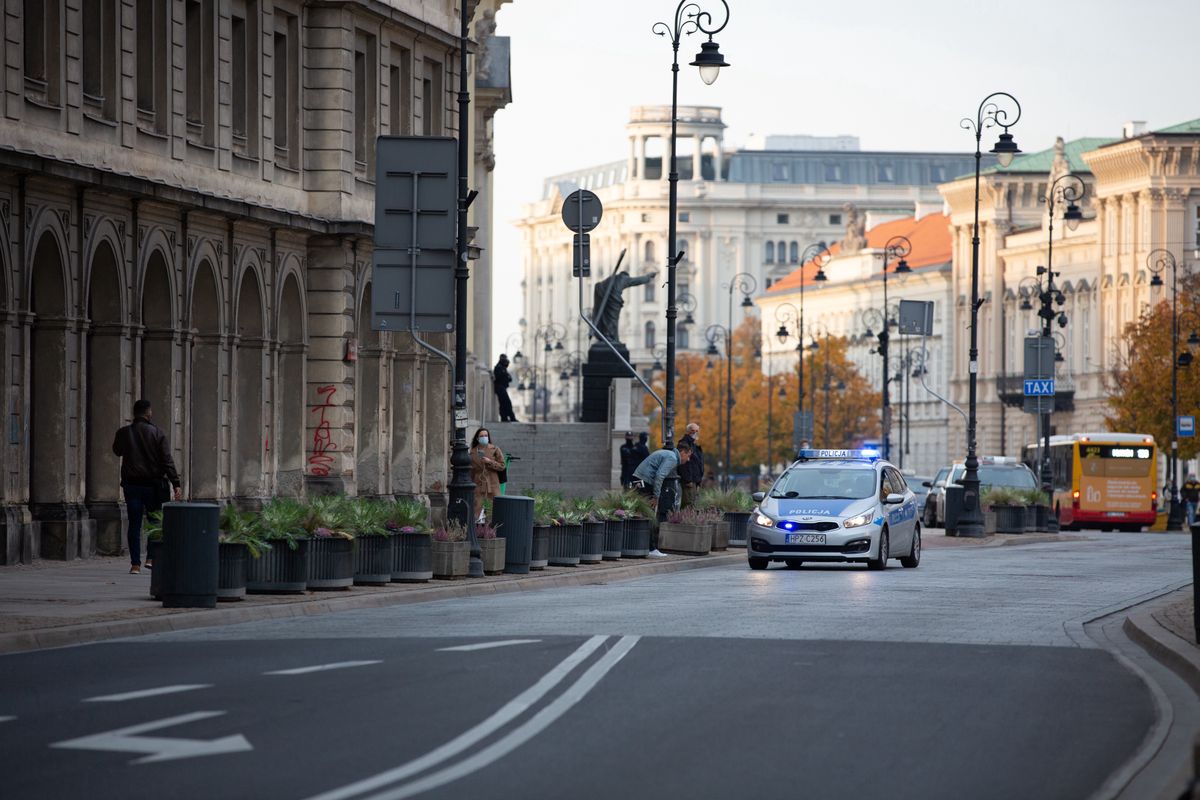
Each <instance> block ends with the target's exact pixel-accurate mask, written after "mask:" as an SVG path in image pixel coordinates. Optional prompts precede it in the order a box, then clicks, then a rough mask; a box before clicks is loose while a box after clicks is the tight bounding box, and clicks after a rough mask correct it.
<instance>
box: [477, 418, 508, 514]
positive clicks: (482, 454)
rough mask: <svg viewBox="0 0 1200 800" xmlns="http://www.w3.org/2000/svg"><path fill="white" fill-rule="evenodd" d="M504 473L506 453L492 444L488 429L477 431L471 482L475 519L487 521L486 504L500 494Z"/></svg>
mask: <svg viewBox="0 0 1200 800" xmlns="http://www.w3.org/2000/svg"><path fill="white" fill-rule="evenodd" d="M503 471H504V453H503V452H501V450H500V448H499V447H497V446H496V445H494V444H492V434H491V431H489V430H488V429H487V428H480V429H479V430H477V431H475V436H474V437H472V439H471V480H472V481H473V482H474V483H475V511H476V514H475V518H476V519H477V520H478V521H480V522H482V521H484V520H485V519H486V515H485V514H484V509H485V507H486V505H485V504H486V503H487V502H490V501H491V500H493V499H495V497H496V495H498V494H500V473H501V472H503Z"/></svg>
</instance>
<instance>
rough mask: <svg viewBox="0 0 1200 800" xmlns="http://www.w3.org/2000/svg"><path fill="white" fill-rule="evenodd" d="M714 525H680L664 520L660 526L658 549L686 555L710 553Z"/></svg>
mask: <svg viewBox="0 0 1200 800" xmlns="http://www.w3.org/2000/svg"><path fill="white" fill-rule="evenodd" d="M712 536H713V532H712V526H710V525H707V524H705V525H680V524H678V523H674V522H664V523H662V524H661V525H659V526H658V549H659V550H662V551H663V552H664V553H680V554H682V555H686V556H703V555H708V551H709V549H710V548H711V546H712Z"/></svg>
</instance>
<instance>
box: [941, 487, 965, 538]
mask: <svg viewBox="0 0 1200 800" xmlns="http://www.w3.org/2000/svg"><path fill="white" fill-rule="evenodd" d="M945 500H946V535H947V536H957V535H958V518H959V517H960V516H961V515H962V507H963V487H962V484H958V483H948V484H946V498H945Z"/></svg>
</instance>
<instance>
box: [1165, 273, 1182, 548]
mask: <svg viewBox="0 0 1200 800" xmlns="http://www.w3.org/2000/svg"><path fill="white" fill-rule="evenodd" d="M1179 482H1180V481H1179V267H1178V264H1177V263H1176V262H1175V260H1174V259H1172V260H1171V504H1170V506H1168V508H1167V530H1169V531H1178V530H1183V504H1182V503H1181V502H1180V498H1179Z"/></svg>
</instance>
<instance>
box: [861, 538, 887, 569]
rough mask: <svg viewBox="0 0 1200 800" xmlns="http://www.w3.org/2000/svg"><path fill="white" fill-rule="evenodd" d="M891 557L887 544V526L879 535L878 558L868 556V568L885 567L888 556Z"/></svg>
mask: <svg viewBox="0 0 1200 800" xmlns="http://www.w3.org/2000/svg"><path fill="white" fill-rule="evenodd" d="M889 557H891V552H890V549H889V546H888V532H887V528H884V529H883V532H882V533H881V534H880V535H879V558H868V559H867V568H868V569H887V563H888V558H889Z"/></svg>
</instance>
